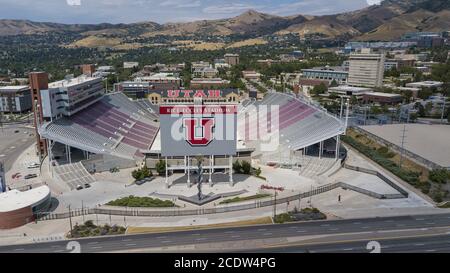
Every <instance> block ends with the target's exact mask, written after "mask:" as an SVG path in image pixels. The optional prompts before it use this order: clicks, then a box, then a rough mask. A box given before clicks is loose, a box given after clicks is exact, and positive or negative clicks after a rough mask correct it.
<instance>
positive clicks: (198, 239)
mask: <svg viewBox="0 0 450 273" xmlns="http://www.w3.org/2000/svg"><path fill="white" fill-rule="evenodd" d="M195 240H196V241H203V240H206V238H197V239H195Z"/></svg>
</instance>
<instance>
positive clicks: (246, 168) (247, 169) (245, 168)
mask: <svg viewBox="0 0 450 273" xmlns="http://www.w3.org/2000/svg"><path fill="white" fill-rule="evenodd" d="M251 169H252V165H250V163H249V162H247V161H242V173H243V174H250V170H251Z"/></svg>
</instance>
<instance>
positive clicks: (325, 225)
mask: <svg viewBox="0 0 450 273" xmlns="http://www.w3.org/2000/svg"><path fill="white" fill-rule="evenodd" d="M320 226H321V227H329V226H330V225H329V224H324V225H320Z"/></svg>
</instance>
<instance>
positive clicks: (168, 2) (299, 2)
mask: <svg viewBox="0 0 450 273" xmlns="http://www.w3.org/2000/svg"><path fill="white" fill-rule="evenodd" d="M379 1H380V0H236V1H233V0H231V1H228V0H159V1H158V0H0V7H1V8H0V18H1V19H28V20H33V21H46V22H58V23H101V22H108V23H132V22H141V21H155V22H158V23H165V22H179V21H192V20H201V19H216V18H226V17H232V16H235V15H238V14H240V13H242V12H244V11H246V10H248V9H255V10H258V11H261V12H266V13H270V14H277V15H292V14H299V13H300V14H311V15H323V14H333V13H337V12H343V11H349V10H356V9H359V8H362V7H366V6H367V5H368V3H370V4H374V3H378V2H379Z"/></svg>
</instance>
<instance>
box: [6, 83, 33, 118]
mask: <svg viewBox="0 0 450 273" xmlns="http://www.w3.org/2000/svg"><path fill="white" fill-rule="evenodd" d="M31 107H32V105H31V91H30V88H29V87H28V86H27V85H19V86H4V87H0V112H3V113H24V112H27V111H30V110H31Z"/></svg>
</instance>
